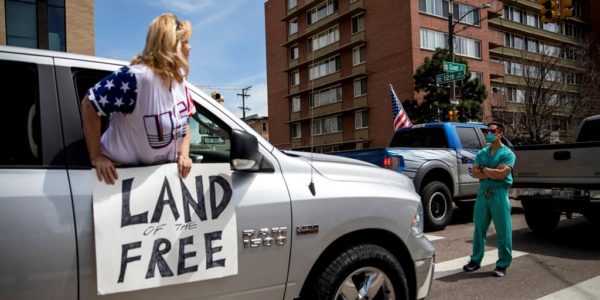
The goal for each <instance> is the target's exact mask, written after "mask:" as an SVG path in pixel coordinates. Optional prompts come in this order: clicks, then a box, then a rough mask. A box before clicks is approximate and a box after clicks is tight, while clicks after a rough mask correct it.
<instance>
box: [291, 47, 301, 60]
mask: <svg viewBox="0 0 600 300" xmlns="http://www.w3.org/2000/svg"><path fill="white" fill-rule="evenodd" d="M299 55H300V54H299V51H298V45H297V44H296V45H294V46H291V47H290V60H295V59H298V56H299Z"/></svg>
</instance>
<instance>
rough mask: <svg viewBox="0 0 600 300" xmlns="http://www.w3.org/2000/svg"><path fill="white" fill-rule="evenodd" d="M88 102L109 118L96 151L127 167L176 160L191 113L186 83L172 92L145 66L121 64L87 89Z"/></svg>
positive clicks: (175, 83) (99, 113) (172, 87)
mask: <svg viewBox="0 0 600 300" xmlns="http://www.w3.org/2000/svg"><path fill="white" fill-rule="evenodd" d="M87 96H88V99H89V101H90V102H91V103H92V106H93V107H94V109H95V110H96V112H97V113H98V115H100V116H109V120H110V121H109V127H108V129H107V130H106V132H104V134H102V137H101V140H100V153H101V154H102V155H104V156H106V157H108V158H110V159H111V160H113V161H115V162H118V163H121V164H127V165H134V164H159V163H165V162H172V161H175V160H176V158H177V151H178V150H179V148H180V147H181V145H182V143H183V140H184V137H185V136H186V134H188V133H187V132H186V124H187V120H188V118H189V117H190V116H191V115H193V114H194V113H195V112H196V108H195V106H194V104H193V101H192V99H191V97H190V95H189V91H188V89H187V82H186V81H185V80H184V81H183V82H177V81H173V82H172V84H171V90H170V91H169V89H168V88H167V87H165V85H164V84H163V81H162V79H161V77H160V76H158V75H156V74H154V72H153V71H152V70H151V69H150V68H148V67H147V66H145V65H141V64H139V65H132V66H125V67H122V68H120V69H119V70H117V71H115V72H114V73H112V74H110V75H108V76H107V77H105V78H104V79H102V80H100V81H99V82H98V83H96V85H95V86H94V87H92V88H90V89H89V91H88V94H87Z"/></svg>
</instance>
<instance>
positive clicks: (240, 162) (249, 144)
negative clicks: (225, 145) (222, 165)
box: [229, 129, 262, 171]
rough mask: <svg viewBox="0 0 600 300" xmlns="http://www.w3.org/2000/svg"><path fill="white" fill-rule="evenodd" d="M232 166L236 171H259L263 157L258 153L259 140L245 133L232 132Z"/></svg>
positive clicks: (239, 131)
mask: <svg viewBox="0 0 600 300" xmlns="http://www.w3.org/2000/svg"><path fill="white" fill-rule="evenodd" d="M230 157H231V159H230V161H229V163H230V165H231V169H232V170H236V171H258V170H260V165H261V161H262V155H261V154H260V152H258V140H257V139H256V137H255V136H253V135H252V134H250V133H247V132H245V131H241V130H237V129H234V130H232V131H231V153H230Z"/></svg>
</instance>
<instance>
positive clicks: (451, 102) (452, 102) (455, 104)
mask: <svg viewBox="0 0 600 300" xmlns="http://www.w3.org/2000/svg"><path fill="white" fill-rule="evenodd" d="M450 105H452V106H458V100H455V99H453V100H450Z"/></svg>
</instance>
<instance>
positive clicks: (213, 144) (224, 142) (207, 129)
mask: <svg viewBox="0 0 600 300" xmlns="http://www.w3.org/2000/svg"><path fill="white" fill-rule="evenodd" d="M194 96H196V95H194ZM195 105H196V113H195V114H194V115H193V116H192V117H191V118H190V131H191V134H192V135H191V136H190V157H191V158H192V160H193V161H194V162H195V163H200V162H201V163H228V162H229V151H230V149H231V140H230V138H229V136H230V134H229V132H230V128H229V127H228V126H227V125H226V124H225V123H223V122H222V121H221V120H220V119H219V118H217V117H215V116H213V115H212V114H211V113H209V112H208V111H207V110H206V109H204V108H202V106H200V105H199V104H198V103H195Z"/></svg>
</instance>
